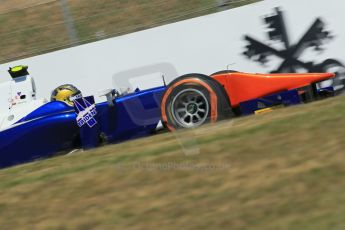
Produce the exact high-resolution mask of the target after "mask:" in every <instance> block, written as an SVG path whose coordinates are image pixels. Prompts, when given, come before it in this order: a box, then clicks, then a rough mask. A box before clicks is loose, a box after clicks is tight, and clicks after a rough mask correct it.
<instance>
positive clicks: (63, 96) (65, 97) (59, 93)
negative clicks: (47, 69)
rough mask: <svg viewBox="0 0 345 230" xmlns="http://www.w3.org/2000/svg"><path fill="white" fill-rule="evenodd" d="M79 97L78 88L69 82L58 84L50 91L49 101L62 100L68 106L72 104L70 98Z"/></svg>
mask: <svg viewBox="0 0 345 230" xmlns="http://www.w3.org/2000/svg"><path fill="white" fill-rule="evenodd" d="M73 97H74V98H77V97H81V92H80V90H79V89H78V88H77V87H75V86H74V85H71V84H65V85H60V86H59V87H57V88H55V89H54V90H53V92H52V93H51V97H50V100H51V101H63V102H65V103H66V104H67V105H69V106H73V101H72V99H71V98H73Z"/></svg>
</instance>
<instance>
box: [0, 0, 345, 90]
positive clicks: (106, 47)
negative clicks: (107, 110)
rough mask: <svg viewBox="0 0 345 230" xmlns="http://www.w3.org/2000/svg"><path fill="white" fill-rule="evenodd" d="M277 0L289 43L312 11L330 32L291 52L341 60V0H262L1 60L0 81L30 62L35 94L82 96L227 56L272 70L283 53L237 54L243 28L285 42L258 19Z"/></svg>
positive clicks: (210, 68) (241, 66) (202, 67)
mask: <svg viewBox="0 0 345 230" xmlns="http://www.w3.org/2000/svg"><path fill="white" fill-rule="evenodd" d="M277 6H279V7H280V10H281V11H283V14H284V15H283V16H284V22H285V23H286V27H287V32H288V37H289V40H290V46H291V47H292V46H293V45H294V44H296V43H298V42H299V40H300V38H301V37H302V36H303V34H304V33H305V32H306V31H307V30H308V29H309V28H310V26H311V25H312V24H313V23H314V21H315V20H316V19H317V18H320V19H321V20H322V22H324V23H325V25H324V27H325V28H324V29H325V30H329V31H330V32H331V34H332V35H333V39H331V40H329V41H328V42H326V43H325V44H324V46H323V47H324V48H325V50H324V51H323V52H322V53H319V52H316V51H314V50H313V49H312V48H307V47H302V48H301V50H300V51H298V52H297V54H294V55H292V58H295V59H298V60H301V61H302V62H304V63H307V62H314V63H322V62H323V61H324V60H326V59H329V58H332V59H335V60H337V61H340V62H345V55H344V54H345V45H344V41H345V27H344V22H345V20H344V16H343V15H344V12H345V2H344V1H343V0H329V1H324V0H313V1H310V0H266V1H263V2H259V3H256V4H252V5H247V6H244V7H240V8H236V9H232V10H227V11H224V12H220V13H216V14H211V15H207V16H204V17H198V18H194V19H190V20H186V21H182V22H178V23H173V24H169V25H166V26H161V27H157V28H153V29H149V30H145V31H141V32H137V33H132V34H128V35H124V36H120V37H115V38H110V39H106V40H102V41H99V42H94V43H90V44H86V45H81V46H78V47H74V48H69V49H65V50H61V51H56V52H52V53H48V54H44V55H40V56H36V57H32V58H27V59H23V60H18V61H15V62H11V63H5V64H2V65H1V66H0V75H1V80H0V82H1V81H5V80H8V79H10V77H9V75H8V73H7V69H8V67H9V66H14V65H17V64H26V65H29V72H30V73H31V74H32V76H34V78H35V80H36V85H37V89H38V90H37V96H38V97H49V95H50V92H51V90H52V89H53V88H55V87H56V86H58V85H61V84H64V83H72V84H74V85H76V86H77V87H78V88H80V89H81V90H82V92H83V94H84V95H90V94H96V93H97V91H99V90H101V89H105V88H110V87H119V86H121V84H122V83H121V82H120V83H119V80H121V79H122V80H123V79H127V78H129V77H132V76H134V77H139V76H146V80H143V79H141V80H140V79H139V80H138V79H137V80H138V81H135V80H131V83H132V85H134V86H136V85H138V86H140V87H149V86H151V85H152V86H154V85H157V84H159V83H160V82H159V80H157V76H160V75H162V74H163V75H165V78H166V79H167V81H170V80H171V79H172V78H174V77H177V76H178V75H182V74H185V73H191V72H198V73H204V74H211V73H213V72H216V71H218V70H223V69H226V68H227V67H226V66H227V65H229V64H231V63H233V64H232V65H231V66H230V67H229V68H230V69H235V70H239V71H246V72H270V71H273V70H275V69H277V68H278V66H279V65H280V63H282V62H283V61H284V59H285V58H281V57H277V56H276V55H270V56H268V57H267V58H268V62H267V63H266V64H265V65H261V64H259V63H258V62H255V61H253V60H250V59H248V58H247V57H246V56H245V55H243V54H242V53H243V52H244V51H246V48H245V47H246V46H247V45H248V42H247V41H245V40H244V36H245V35H249V36H251V37H252V38H255V39H256V40H258V41H260V42H263V43H265V44H269V47H271V48H274V49H276V50H280V51H281V50H284V49H285V48H284V46H283V45H282V43H281V42H278V41H271V40H270V39H269V38H268V36H267V33H266V32H267V27H266V25H265V24H264V21H263V18H264V16H267V15H270V14H273V13H275V10H274V9H273V8H274V7H277ZM326 40H327V39H324V41H326ZM290 58H291V57H290ZM301 71H305V70H303V69H302V70H301ZM123 84H125V83H123Z"/></svg>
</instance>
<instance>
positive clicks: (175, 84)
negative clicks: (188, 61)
mask: <svg viewBox="0 0 345 230" xmlns="http://www.w3.org/2000/svg"><path fill="white" fill-rule="evenodd" d="M161 115H162V122H163V124H164V125H165V126H166V127H167V128H168V129H169V130H170V131H174V130H176V129H180V128H195V127H198V126H200V125H203V124H205V123H209V122H212V123H213V122H216V121H219V120H222V119H226V118H232V117H234V116H235V115H234V113H233V111H232V108H231V106H230V99H229V97H228V95H227V93H226V92H225V89H224V88H223V86H221V85H220V84H219V83H218V82H217V81H216V80H214V79H213V78H211V77H209V76H206V75H202V74H187V75H184V76H181V77H179V78H177V79H175V80H174V81H172V82H171V83H170V84H169V85H168V86H167V89H166V91H165V92H164V94H163V97H162V102H161Z"/></svg>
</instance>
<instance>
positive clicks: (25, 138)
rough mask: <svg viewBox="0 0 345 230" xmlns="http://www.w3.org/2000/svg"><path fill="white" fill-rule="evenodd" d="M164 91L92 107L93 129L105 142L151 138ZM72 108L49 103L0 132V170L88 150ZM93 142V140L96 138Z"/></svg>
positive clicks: (145, 93) (159, 89) (83, 132)
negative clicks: (84, 148)
mask: <svg viewBox="0 0 345 230" xmlns="http://www.w3.org/2000/svg"><path fill="white" fill-rule="evenodd" d="M165 88H166V87H157V88H153V89H149V90H144V91H139V92H135V93H132V94H128V95H125V96H121V97H118V98H116V99H114V100H113V103H114V106H109V105H108V103H107V102H103V103H99V104H96V110H97V117H96V118H97V128H98V130H97V131H98V132H99V134H101V137H103V138H104V139H105V140H106V141H107V142H119V141H124V140H128V139H132V138H136V137H140V136H145V135H149V134H151V133H152V132H153V131H154V130H155V129H156V127H157V124H158V122H159V121H160V101H161V98H162V95H163V92H164V90H165ZM76 117H77V114H76V111H75V110H74V108H73V107H70V106H68V105H67V104H65V103H63V102H59V101H55V102H49V103H47V104H45V105H43V106H41V107H40V108H38V109H36V110H35V111H33V112H31V113H30V114H28V115H27V116H25V117H24V118H22V119H21V120H20V121H18V122H17V123H16V124H14V125H13V126H11V127H10V128H8V129H5V130H2V131H1V132H0V140H1V141H0V167H8V166H11V165H15V164H19V163H23V162H28V161H32V160H35V159H39V158H45V157H49V156H52V155H54V154H57V153H59V152H66V151H68V150H71V149H73V148H79V147H81V146H82V145H84V147H87V146H88V143H90V141H89V140H88V138H89V139H93V140H95V138H94V137H92V136H90V133H87V132H90V131H89V130H87V129H85V128H84V127H82V128H79V127H78V125H77V122H76ZM96 140H97V138H96Z"/></svg>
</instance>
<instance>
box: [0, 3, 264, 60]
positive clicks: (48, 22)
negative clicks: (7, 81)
mask: <svg viewBox="0 0 345 230" xmlns="http://www.w3.org/2000/svg"><path fill="white" fill-rule="evenodd" d="M257 1H259V0H245V1H243V2H240V3H232V4H229V5H228V6H227V8H232V7H238V6H241V5H245V4H250V3H253V2H257ZM41 2H48V3H46V4H41V5H38V6H36V7H29V8H25V7H26V6H30V5H32V4H37V3H41ZM67 2H68V4H69V8H70V13H71V16H72V18H73V20H74V27H75V30H76V33H77V40H78V43H76V44H71V43H70V39H69V36H68V33H67V30H66V27H65V23H64V18H63V15H62V11H61V7H60V4H59V1H50V0H46V1H42V0H40V1H39V0H3V1H1V4H0V25H1V26H0V46H1V54H0V62H1V63H4V62H8V61H11V60H15V59H19V58H23V57H29V56H33V55H38V54H42V53H46V52H49V51H54V50H58V49H62V48H66V47H70V46H75V45H78V44H84V43H88V42H92V41H97V40H100V39H105V38H109V37H113V36H118V35H122V34H126V33H130V32H135V31H139V30H143V29H148V28H151V27H155V26H159V25H164V24H167V23H172V22H176V21H180V20H183V19H187V18H192V17H196V16H201V15H205V14H209V13H214V12H217V10H219V9H218V8H217V7H216V3H217V1H216V0H188V1H182V0H132V1H123V0H121V1H119V0H97V1H96V0H88V1H86V0H68V1H67ZM23 7H24V9H22V10H18V9H20V8H23Z"/></svg>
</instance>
